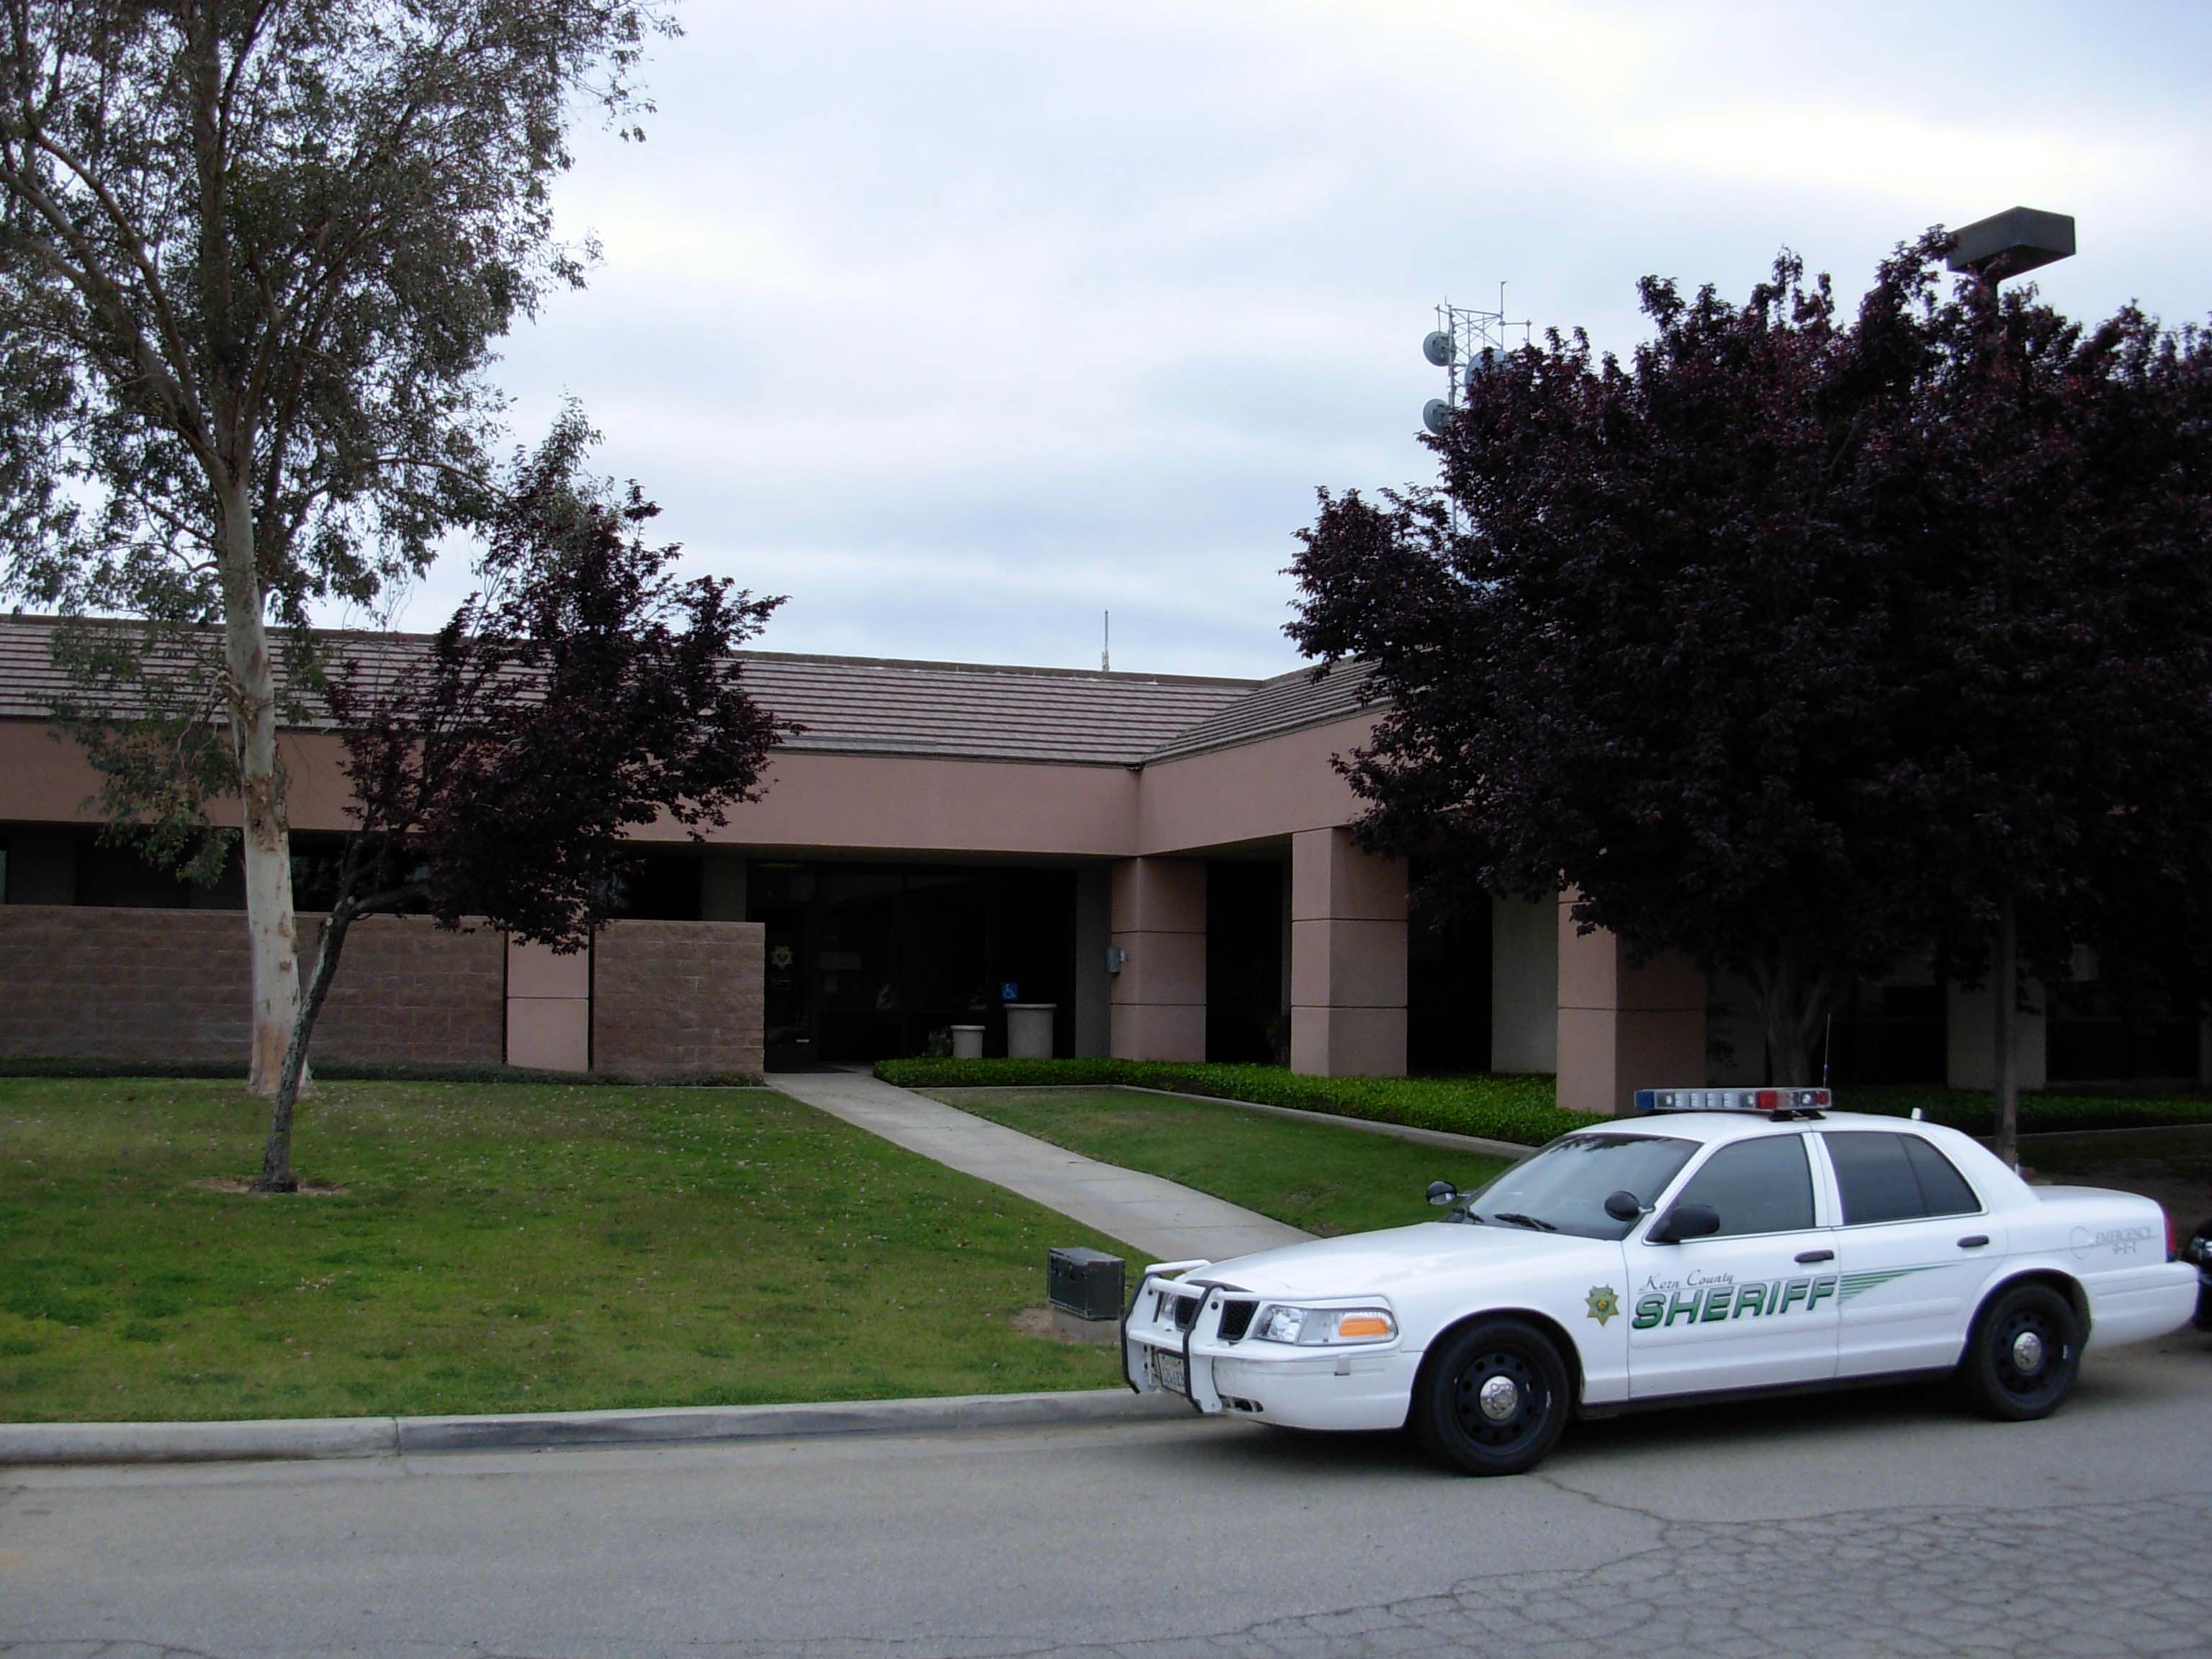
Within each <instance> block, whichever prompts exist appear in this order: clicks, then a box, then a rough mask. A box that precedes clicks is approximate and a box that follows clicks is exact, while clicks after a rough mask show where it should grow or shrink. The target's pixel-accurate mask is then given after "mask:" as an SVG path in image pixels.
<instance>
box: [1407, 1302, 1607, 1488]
mask: <svg viewBox="0 0 2212 1659" xmlns="http://www.w3.org/2000/svg"><path fill="white" fill-rule="evenodd" d="M1501 1384H1502V1386H1501ZM1573 1405H1574V1401H1573V1397H1572V1391H1571V1385H1570V1384H1569V1382H1568V1379H1567V1367H1566V1362H1565V1361H1564V1360H1563V1359H1561V1358H1559V1349H1558V1347H1557V1346H1554V1345H1553V1341H1552V1340H1551V1339H1550V1338H1549V1337H1547V1336H1546V1335H1545V1334H1543V1332H1541V1331H1540V1330H1538V1329H1537V1328H1535V1327H1534V1325H1531V1324H1529V1323H1528V1322H1526V1321H1524V1320H1519V1319H1486V1320H1484V1321H1482V1322H1480V1324H1475V1325H1470V1326H1468V1327H1467V1328H1465V1329H1464V1330H1462V1331H1459V1332H1457V1333H1456V1334H1453V1335H1451V1336H1449V1337H1447V1338H1446V1339H1445V1340H1444V1341H1443V1345H1442V1346H1440V1347H1438V1348H1437V1350H1436V1351H1435V1352H1432V1353H1431V1356H1430V1358H1429V1363H1428V1364H1426V1365H1425V1366H1424V1367H1423V1368H1422V1372H1421V1380H1420V1383H1419V1386H1418V1387H1417V1388H1416V1389H1415V1390H1414V1396H1413V1412H1412V1419H1413V1433H1414V1436H1415V1437H1416V1438H1418V1439H1419V1441H1420V1443H1421V1445H1422V1446H1423V1448H1424V1449H1426V1450H1427V1452H1428V1454H1429V1455H1431V1457H1434V1458H1436V1459H1437V1461H1438V1462H1442V1463H1443V1464H1445V1465H1447V1466H1448V1467H1449V1468H1455V1469H1457V1470H1458V1471H1460V1472H1461V1473H1462V1474H1520V1473H1521V1472H1522V1470H1524V1469H1530V1468H1534V1467H1535V1466H1536V1465H1537V1464H1538V1463H1539V1462H1541V1461H1542V1460H1543V1457H1544V1455H1545V1454H1546V1453H1547V1452H1549V1451H1550V1450H1551V1449H1552V1448H1553V1446H1554V1445H1556V1444H1558V1443H1559V1435H1560V1433H1561V1432H1562V1431H1564V1430H1565V1428H1566V1426H1567V1415H1568V1413H1569V1412H1570V1411H1571V1410H1572V1409H1573Z"/></svg>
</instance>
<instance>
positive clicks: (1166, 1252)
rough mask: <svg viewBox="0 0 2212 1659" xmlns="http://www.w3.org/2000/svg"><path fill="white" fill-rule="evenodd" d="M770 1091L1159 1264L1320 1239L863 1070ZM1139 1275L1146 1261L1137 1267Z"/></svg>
mask: <svg viewBox="0 0 2212 1659" xmlns="http://www.w3.org/2000/svg"><path fill="white" fill-rule="evenodd" d="M768 1086H769V1088H771V1089H774V1090H776V1091H779V1092H780V1093H782V1094H787V1095H789V1096H790V1097H792V1098H793V1100H796V1101H800V1102H803V1103H805V1104H806V1105H809V1106H811V1107H813V1108H814V1109H816V1110H817V1111H822V1112H827V1113H829V1115H830V1116H832V1117H837V1118H842V1119H843V1120H844V1121H846V1122H848V1123H849V1124H851V1125H853V1126H854V1127H855V1128H860V1129H866V1131H867V1132H868V1133H870V1134H874V1135H881V1136H882V1137H883V1138H884V1139H885V1140H888V1141H891V1142H893V1143H895V1144H896V1145H898V1146H903V1147H905V1148H906V1149H907V1150H908V1152H919V1153H921V1155H922V1157H924V1158H931V1159H933V1160H935V1161H936V1162H937V1163H939V1164H945V1165H947V1166H949V1167H950V1168H952V1169H955V1170H960V1171H961V1172H962V1173H963V1174H965V1175H971V1176H979V1177H981V1179H982V1180H985V1181H988V1182H994V1183H995V1184H996V1185H998V1186H1000V1187H1004V1188H1006V1189H1007V1190H1008V1191H1010V1192H1015V1193H1019V1194H1021V1195H1022V1196H1023V1197H1024V1198H1026V1199H1030V1200H1033V1201H1034V1202H1036V1203H1039V1204H1042V1205H1043V1206H1045V1207H1046V1208H1048V1209H1053V1210H1057V1211H1059V1212H1060V1214H1062V1215H1064V1216H1068V1217H1070V1218H1073V1219H1074V1220H1077V1221H1080V1222H1081V1223H1083V1224H1084V1225H1085V1226H1087V1227H1095V1228H1097V1230H1098V1231H1100V1232H1102V1233H1104V1234H1106V1235H1108V1236H1109V1237H1113V1238H1118V1239H1120V1240H1121V1242H1122V1243H1126V1244H1130V1245H1133V1246H1134V1247H1135V1248H1136V1249H1139V1250H1141V1251H1143V1252H1145V1253H1146V1255H1147V1256H1148V1257H1150V1258H1151V1259H1152V1260H1154V1261H1188V1260H1189V1259H1190V1258H1191V1257H1193V1256H1204V1257H1205V1258H1206V1260H1208V1261H1225V1260H1226V1259H1227V1258H1228V1257H1230V1256H1233V1255H1247V1254H1249V1252H1251V1251H1254V1250H1266V1249H1273V1248H1274V1247H1275V1246H1276V1245H1278V1244H1295V1243H1298V1242H1299V1241H1301V1240H1302V1239H1305V1238H1309V1237H1312V1235H1311V1234H1309V1233H1302V1232H1300V1231H1298V1230H1297V1228H1296V1227H1290V1226H1285V1225H1284V1224H1283V1223H1281V1222H1279V1221H1274V1220H1271V1219H1269V1218H1267V1217H1266V1216H1263V1215H1260V1214H1257V1213H1255V1212H1253V1211H1250V1210H1247V1209H1243V1208H1241V1207H1240V1206H1237V1205H1234V1204H1231V1203H1230V1202H1228V1201H1227V1200H1225V1199H1218V1198H1212V1197H1209V1196H1208V1195H1207V1194H1204V1193H1198V1192H1193V1191H1192V1190H1191V1189H1190V1188H1188V1187H1179V1186H1177V1185H1176V1183H1175V1182H1172V1181H1163V1180H1161V1179H1160V1178H1159V1177H1158V1176H1148V1175H1139V1173H1138V1172H1137V1171H1136V1170H1124V1169H1121V1168H1119V1167H1117V1166H1116V1165H1115V1164H1101V1163H1098V1162H1097V1160H1096V1159H1093V1158H1085V1157H1084V1156H1082V1154H1080V1153H1079V1152H1068V1151H1066V1149H1065V1148H1063V1147H1060V1146H1052V1145H1050V1144H1049V1143H1048V1142H1046V1141H1042V1140H1038V1139H1036V1138H1035V1137H1033V1136H1030V1135H1025V1134H1023V1133H1020V1132H1019V1131H1018V1130H1014V1129H1009V1128H1006V1127H1004V1126H1003V1125H1001V1124H997V1123H993V1122H991V1121H989V1120H987V1119H986V1118H980V1117H975V1116H973V1115H970V1114H969V1113H967V1112H962V1111H956V1110H955V1109H953V1108H951V1107H950V1106H945V1105H942V1104H940V1103H938V1102H936V1101H934V1100H929V1099H926V1098H925V1097H922V1096H921V1095H918V1094H915V1093H914V1092H913V1091H911V1090H907V1089H900V1088H895V1087H893V1086H892V1085H890V1084H888V1083H884V1082H880V1081H878V1079H875V1078H872V1077H869V1076H866V1074H864V1073H857V1072H775V1073H770V1074H769V1078H768ZM1130 1265H1131V1267H1132V1268H1133V1269H1138V1268H1141V1267H1142V1266H1143V1263H1141V1262H1133V1263H1131V1264H1130Z"/></svg>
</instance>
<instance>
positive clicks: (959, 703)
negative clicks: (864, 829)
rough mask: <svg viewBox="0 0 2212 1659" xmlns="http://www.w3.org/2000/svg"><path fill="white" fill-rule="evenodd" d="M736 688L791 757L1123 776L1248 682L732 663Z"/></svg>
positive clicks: (969, 668) (859, 663)
mask: <svg viewBox="0 0 2212 1659" xmlns="http://www.w3.org/2000/svg"><path fill="white" fill-rule="evenodd" d="M744 664H745V686H746V689H747V690H750V692H751V693H752V694H753V695H754V696H757V697H758V698H759V699H760V700H761V701H762V702H763V703H765V704H767V705H768V707H769V708H773V709H774V710H775V712H776V713H777V714H780V715H782V716H784V717H785V718H787V719H789V720H797V721H798V722H799V724H800V725H801V726H804V727H805V731H804V732H801V733H800V734H799V736H797V737H795V738H791V739H790V740H789V746H790V747H792V748H793V749H812V750H833V751H834V750H842V751H845V752H848V753H863V754H901V755H962V756H968V757H981V758H984V759H993V760H1035V761H1078V762H1085V761H1087V762H1091V763H1111V764H1119V765H1123V766H1134V765H1137V764H1138V763H1140V762H1142V761H1143V760H1144V758H1145V757H1146V755H1147V754H1149V753H1151V752H1152V750H1154V749H1156V748H1158V746H1159V745H1160V744H1163V743H1165V742H1167V741H1168V740H1169V739H1170V738H1173V737H1175V736H1176V733H1178V732H1182V731H1184V730H1185V729H1187V728H1188V727H1189V726H1192V725H1194V724H1195V723H1197V722H1199V721H1201V720H1206V718H1208V717H1209V716H1211V715H1213V714H1217V713H1218V712H1220V711H1221V710H1223V709H1225V708H1229V707H1231V706H1232V705H1233V704H1235V702H1237V700H1238V699H1239V698H1240V697H1242V696H1243V695H1244V694H1245V693H1246V692H1248V691H1249V690H1251V689H1252V687H1253V685H1254V684H1255V683H1254V682H1253V681H1250V680H1229V679H1195V678H1176V677H1172V676H1166V675H1159V676H1155V675H1147V674H1108V673H1096V672H1090V671H1083V670H1069V669H1038V668H1000V667H992V666H987V665H978V664H968V663H922V662H880V661H875V660H872V659H867V658H857V657H801V656H785V655H781V654H779V653H773V652H748V653H744Z"/></svg>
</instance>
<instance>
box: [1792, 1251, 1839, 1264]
mask: <svg viewBox="0 0 2212 1659" xmlns="http://www.w3.org/2000/svg"><path fill="white" fill-rule="evenodd" d="M1797 1259H1798V1260H1799V1261H1805V1262H1813V1261H1834V1260H1835V1259H1836V1253H1835V1252H1834V1251H1833V1250H1800V1251H1798V1252H1797Z"/></svg>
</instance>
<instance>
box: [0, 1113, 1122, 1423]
mask: <svg viewBox="0 0 2212 1659" xmlns="http://www.w3.org/2000/svg"><path fill="white" fill-rule="evenodd" d="M262 1127H263V1108H262V1107H261V1106H260V1105H259V1104H258V1103H256V1102H254V1101H252V1100H251V1099H249V1098H248V1097H246V1096H245V1095H243V1094H242V1093H241V1092H240V1091H239V1090H238V1089H237V1088H236V1087H235V1086H234V1085H226V1084H222V1083H218V1082H212V1081H187V1080H175V1079H135V1080H117V1079H74V1080H72V1079H23V1078H17V1079H0V1419H5V1420H13V1421H30V1420H52V1419H186V1418H235V1417H260V1416H321V1415H355V1414H371V1413H374V1414H382V1413H394V1414H403V1415H412V1414H426V1413H449V1412H485V1411H511V1410H552V1409H562V1408H580V1407H623V1406H681V1405H695V1404H720V1403H734V1402H743V1401H795V1400H828V1399H856V1398H870V1397H876V1398H881V1397H890V1396H899V1395H932V1394H963V1393H982V1392H993V1391H1009V1390H1016V1389H1062V1388H1066V1389H1073V1388H1103V1387H1109V1386H1111V1385H1112V1384H1113V1383H1114V1382H1115V1370H1114V1360H1113V1357H1112V1355H1111V1354H1110V1353H1109V1352H1101V1351H1099V1350H1097V1349H1094V1348H1085V1347H1076V1346H1067V1345H1064V1344H1061V1343H1059V1342H1056V1341H1054V1340H1051V1339H1049V1338H1048V1337H1042V1336H1036V1335H1029V1334H1022V1333H1020V1332H1018V1331H1016V1330H1013V1329H1012V1328H1010V1321H1011V1320H1012V1317H1013V1316H1014V1315H1015V1314H1016V1313H1018V1311H1020V1310H1023V1309H1024V1308H1030V1307H1034V1306H1036V1305H1037V1304H1041V1303H1042V1301H1043V1291H1044V1256H1045V1251H1046V1249H1047V1248H1048V1246H1051V1245H1055V1244H1091V1245H1095V1246H1097V1247H1098V1248H1101V1249H1109V1250H1112V1251H1114V1252H1115V1254H1117V1255H1132V1254H1133V1252H1131V1251H1130V1250H1128V1249H1127V1248H1126V1247H1124V1246H1121V1245H1119V1244H1117V1243H1115V1242H1114V1241H1112V1240H1109V1239H1106V1238H1103V1237H1099V1236H1098V1235H1097V1234H1094V1233H1091V1232H1090V1231H1086V1230H1085V1229H1084V1228H1081V1227H1079V1226H1077V1225H1074V1224H1073V1223H1071V1222H1069V1221H1067V1220H1066V1219H1065V1218H1061V1217H1059V1216H1057V1215H1054V1213H1052V1212H1049V1211H1047V1210H1044V1209H1042V1208H1040V1207H1038V1206H1036V1205H1032V1204H1029V1203H1026V1202H1024V1201H1023V1200H1019V1199H1018V1198H1016V1197H1014V1196H1013V1195H1012V1194H1009V1193H1006V1192H1005V1191H1004V1190H1002V1189H1000V1188H996V1187H993V1186H990V1185H988V1184H987V1183H985V1182H979V1181H975V1180H972V1179H970V1178H969V1177H968V1176H962V1175H958V1174H956V1173H954V1172H953V1171H951V1170H945V1169H944V1168H942V1167H941V1166H939V1165H938V1164H932V1163H929V1162H927V1161H926V1160H924V1159H922V1158H916V1157H915V1156H913V1155H912V1154H910V1153H908V1152H902V1151H901V1150H899V1149H898V1148H896V1147H895V1146H891V1145H890V1144H889V1143H888V1142H885V1141H883V1140H879V1139H876V1138H875V1137H873V1136H871V1135H867V1134H864V1133H861V1132H860V1131H859V1130H856V1129H853V1128H850V1127H847V1126H846V1125H844V1124H842V1123H840V1122H838V1121H836V1120H835V1119H832V1118H829V1117H825V1116H823V1115H821V1114H819V1113H817V1112H814V1111H812V1110H810V1109H807V1108H806V1107H804V1106H801V1105H799V1104H798V1103H796V1102H793V1101H791V1100H787V1099H786V1098H784V1097H781V1096H780V1095H775V1094H771V1093H769V1092H767V1091H762V1090H752V1089H632V1088H615V1087H604V1086H573V1085H544V1084H503V1085H497V1084H491V1085H488V1084H470V1085H460V1084H435V1083H419V1082H417V1083H326V1084H325V1085H322V1090H321V1093H320V1096H319V1098H317V1099H315V1100H314V1101H313V1102H312V1103H309V1105H308V1106H307V1109H306V1111H305V1114H304V1116H303V1120H302V1122H301V1130H300V1135H299V1141H298V1165H299V1168H300V1170H301V1175H302V1176H303V1177H305V1178H306V1179H308V1180H310V1181H315V1182H331V1183H335V1184H336V1186H337V1188H338V1190H337V1191H336V1192H333V1193H329V1194H321V1195H314V1196H307V1195H301V1196H297V1197H292V1198H283V1199H271V1198H259V1197H253V1196H250V1195H246V1194H240V1193H233V1192H225V1191H221V1190H216V1189H213V1188H210V1186H207V1185H204V1184H202V1183H203V1182H206V1181H208V1180H209V1179H210V1177H215V1178H221V1177H234V1176H245V1175H249V1174H250V1173H251V1172H252V1170H253V1168H254V1167H255V1164H256V1162H257V1160H258V1146H259V1139H260V1135H261V1131H262Z"/></svg>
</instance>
